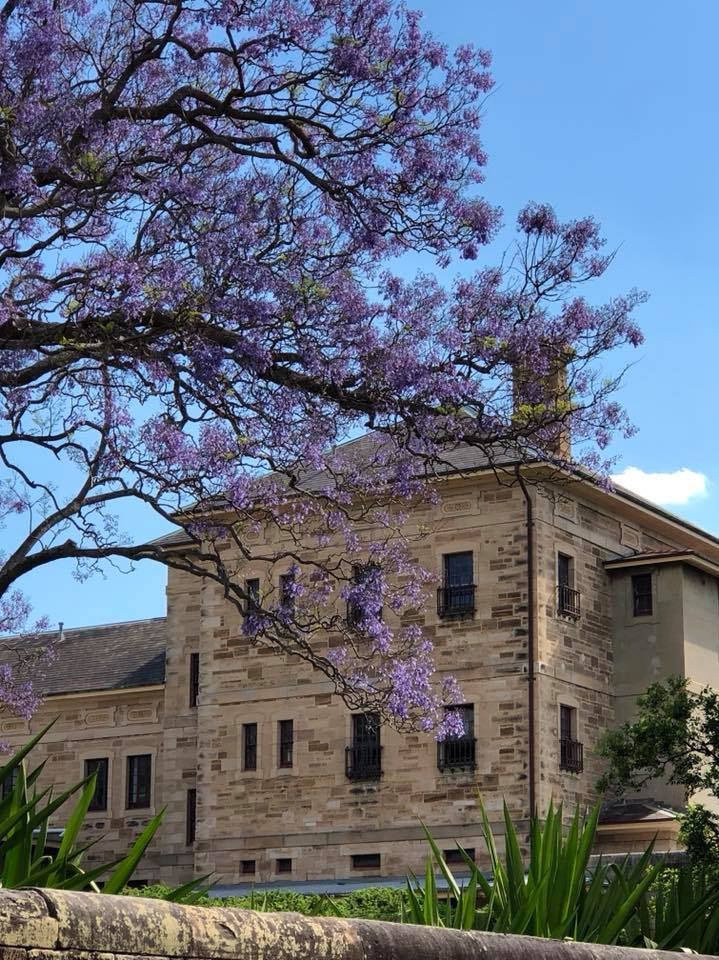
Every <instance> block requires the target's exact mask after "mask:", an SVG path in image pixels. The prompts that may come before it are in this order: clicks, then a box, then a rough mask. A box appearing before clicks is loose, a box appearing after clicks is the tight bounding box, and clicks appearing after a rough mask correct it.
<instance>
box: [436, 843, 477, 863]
mask: <svg viewBox="0 0 719 960" xmlns="http://www.w3.org/2000/svg"><path fill="white" fill-rule="evenodd" d="M464 852H465V853H466V854H467V856H468V857H469V858H470V859H472V860H474V847H465V848H464ZM442 856H443V857H444V861H445V863H456V864H459V865H460V866H461V865H462V864H466V860H465V859H464V857H463V856H462V854H461V852H460V851H459V850H458V849H457V847H454V848H453V849H452V850H443V851H442Z"/></svg>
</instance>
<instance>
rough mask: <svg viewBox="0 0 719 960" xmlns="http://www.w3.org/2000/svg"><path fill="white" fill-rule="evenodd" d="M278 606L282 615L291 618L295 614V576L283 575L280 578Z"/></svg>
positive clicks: (290, 574) (291, 574)
mask: <svg viewBox="0 0 719 960" xmlns="http://www.w3.org/2000/svg"><path fill="white" fill-rule="evenodd" d="M280 606H281V607H282V610H283V611H284V613H285V614H286V615H287V616H289V617H292V616H294V614H295V575H294V573H283V574H282V576H281V577H280Z"/></svg>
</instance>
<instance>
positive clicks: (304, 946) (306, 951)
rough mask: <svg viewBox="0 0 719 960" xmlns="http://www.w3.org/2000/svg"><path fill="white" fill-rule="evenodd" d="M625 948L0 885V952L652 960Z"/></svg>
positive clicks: (95, 958) (19, 959)
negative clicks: (9, 888)
mask: <svg viewBox="0 0 719 960" xmlns="http://www.w3.org/2000/svg"><path fill="white" fill-rule="evenodd" d="M676 956H677V955H676V954H670V953H664V952H662V951H659V950H633V949H627V948H624V947H605V946H599V945H596V944H587V943H565V942H560V941H556V940H539V939H534V938H532V937H518V936H503V935H500V934H491V933H463V932H459V931H455V930H441V929H436V928H429V927H414V926H409V925H405V924H399V923H380V922H377V921H371V920H343V919H335V918H327V917H314V918H313V917H303V916H300V915H299V914H295V913H255V912H253V911H250V910H226V909H214V908H207V907H182V906H177V905H175V904H171V903H164V902H162V901H158V900H143V899H141V898H134V897H113V896H104V895H102V894H90V893H69V892H66V891H60V890H4V891H0V960H114V958H118V960H120V958H122V960H131V958H132V960H145V958H150V957H155V958H167V960H169V958H171V957H172V958H174V957H183V958H193V960H210V958H212V960H480V958H481V960H550V958H551V960H659V958H666V960H668V958H670V957H676Z"/></svg>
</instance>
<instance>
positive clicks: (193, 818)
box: [185, 787, 197, 847]
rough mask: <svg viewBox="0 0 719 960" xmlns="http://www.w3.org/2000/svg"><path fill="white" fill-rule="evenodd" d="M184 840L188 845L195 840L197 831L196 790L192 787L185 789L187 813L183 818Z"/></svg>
mask: <svg viewBox="0 0 719 960" xmlns="http://www.w3.org/2000/svg"><path fill="white" fill-rule="evenodd" d="M185 824H186V827H185V842H186V843H187V846H188V847H190V846H192V844H193V843H194V842H195V833H196V831H197V790H196V789H195V788H194V787H193V788H192V789H190V790H188V791H187V815H186V818H185Z"/></svg>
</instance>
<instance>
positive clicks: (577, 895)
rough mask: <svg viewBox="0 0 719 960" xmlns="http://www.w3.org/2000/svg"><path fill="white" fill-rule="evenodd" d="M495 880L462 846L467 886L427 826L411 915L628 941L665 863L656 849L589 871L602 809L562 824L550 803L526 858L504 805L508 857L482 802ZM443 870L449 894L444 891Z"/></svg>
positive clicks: (442, 922)
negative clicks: (629, 928)
mask: <svg viewBox="0 0 719 960" xmlns="http://www.w3.org/2000/svg"><path fill="white" fill-rule="evenodd" d="M480 810H481V815H482V823H483V834H484V840H485V843H486V845H487V849H488V851H489V858H490V870H491V873H492V880H491V881H490V880H488V879H487V877H486V876H485V875H484V873H483V872H482V871H481V870H480V869H479V867H477V865H476V864H475V863H474V862H473V860H472V859H471V858H470V857H469V856H468V855H467V854H466V852H465V851H464V850H463V849H462V848H461V847H459V849H460V851H461V853H462V856H463V857H464V860H465V863H466V865H467V867H468V869H469V879H468V881H467V882H466V885H464V886H460V884H459V883H458V882H457V880H456V879H455V878H454V876H453V874H452V871H451V870H450V868H449V866H448V865H447V863H446V861H445V859H444V857H443V856H442V852H441V850H440V849H439V847H438V846H437V844H436V843H435V842H434V840H433V839H432V837H431V835H430V833H429V831H428V830H426V828H425V833H426V835H427V840H428V842H429V845H430V850H431V855H430V857H429V858H428V860H427V867H426V871H425V878H424V887H422V885H421V884H420V883H419V882H418V881H417V879H416V878H414V877H413V878H412V879H411V880H410V881H409V897H410V919H411V920H412V921H413V922H414V923H422V924H427V925H431V926H443V927H457V928H460V929H463V930H489V931H493V932H495V933H519V934H528V935H532V936H536V937H554V938H559V939H562V938H566V937H568V938H571V939H573V940H585V941H589V942H593V943H618V942H621V939H622V934H623V931H624V928H625V926H626V924H627V923H628V921H629V920H630V918H631V917H632V916H633V914H634V913H635V912H636V910H637V909H638V905H639V902H640V900H641V898H642V897H643V895H644V894H645V893H646V892H647V890H648V889H649V888H650V887H651V885H652V884H653V883H654V881H655V880H656V878H657V876H658V874H659V873H660V871H661V869H662V867H661V864H655V865H652V863H651V858H652V848H651V847H650V848H649V849H648V850H647V851H646V852H645V854H644V855H643V857H641V859H640V860H639V862H638V863H636V864H635V865H631V864H630V863H629V861H628V860H627V861H625V862H624V863H622V864H621V865H614V864H606V865H601V864H600V865H599V867H598V868H597V869H595V870H594V872H593V873H592V875H591V877H588V869H589V857H590V854H591V850H592V844H593V842H594V836H595V833H596V826H597V819H598V816H599V808H598V807H595V808H594V810H592V812H591V813H590V814H589V815H588V816H585V817H580V815H579V813H577V814H575V816H574V818H573V819H572V822H571V824H570V826H569V829H568V831H567V832H566V834H564V832H563V830H562V807H561V805H559V806H558V807H555V806H554V805H553V804H551V805H550V808H549V811H548V813H547V816H546V818H545V820H544V821H541V820H540V819H539V818H538V817H534V818H533V819H532V822H531V827H530V831H531V842H530V851H531V852H530V855H529V859H528V860H527V862H526V863H525V859H524V857H523V855H522V851H521V845H520V840H519V836H518V834H517V830H516V827H515V825H514V823H513V822H512V819H511V816H510V814H509V811H508V809H507V806H506V804H505V807H504V850H505V852H504V857H502V856H500V854H499V851H498V849H497V844H496V842H495V838H494V834H493V832H492V828H491V827H490V825H489V819H488V817H487V812H486V810H485V808H484V805H483V804H480ZM436 870H439V873H440V874H441V875H442V876H443V877H444V879H445V881H446V883H447V886H448V889H449V894H450V896H449V897H445V896H442V895H440V894H439V892H438V890H437V884H436V880H435V873H436Z"/></svg>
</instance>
